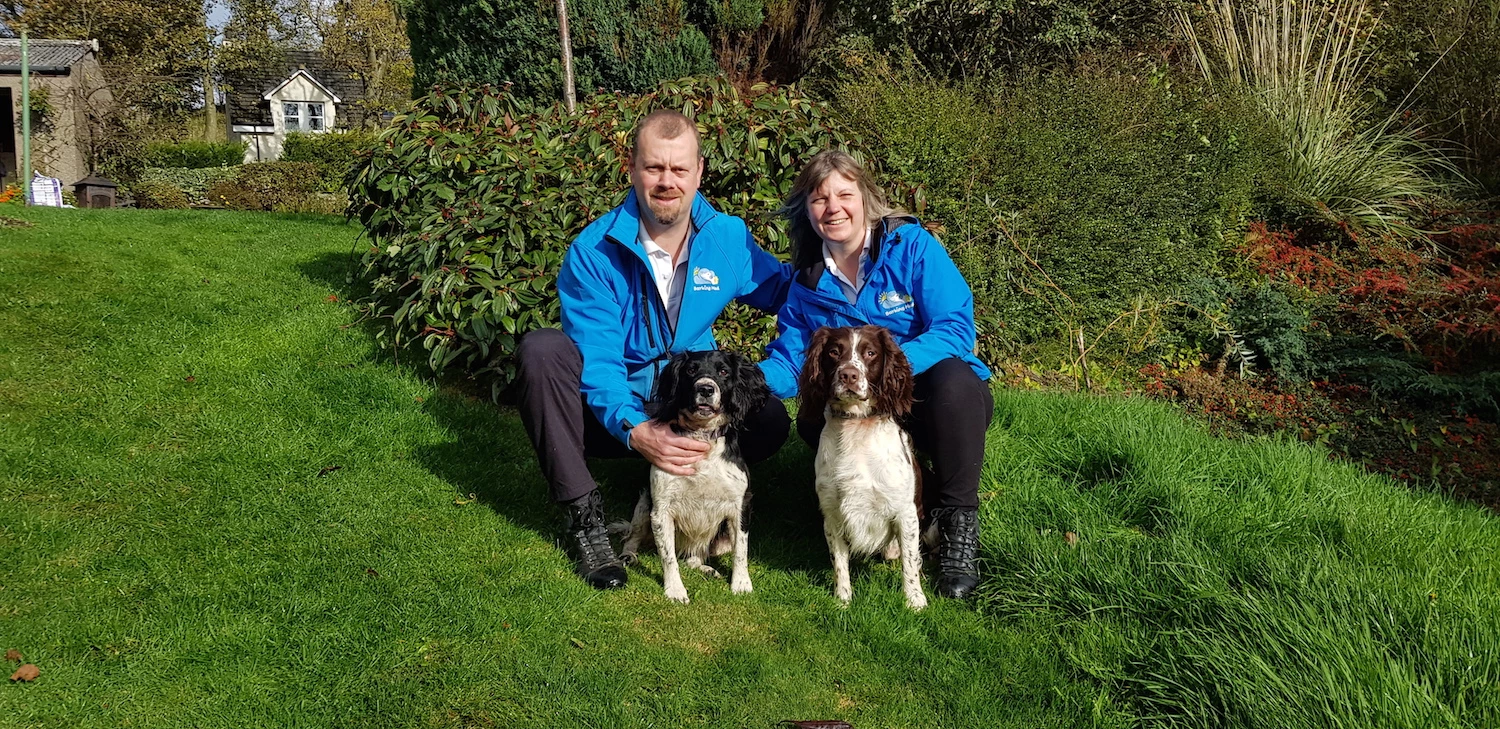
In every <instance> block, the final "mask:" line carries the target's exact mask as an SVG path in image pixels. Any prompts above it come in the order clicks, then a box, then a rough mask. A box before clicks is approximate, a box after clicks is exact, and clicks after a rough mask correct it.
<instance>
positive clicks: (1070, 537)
mask: <svg viewBox="0 0 1500 729" xmlns="http://www.w3.org/2000/svg"><path fill="white" fill-rule="evenodd" d="M1063 541H1066V542H1067V543H1068V546H1069V547H1076V546H1078V534H1077V533H1076V532H1068V533H1067V534H1064V535H1063Z"/></svg>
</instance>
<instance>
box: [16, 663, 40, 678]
mask: <svg viewBox="0 0 1500 729" xmlns="http://www.w3.org/2000/svg"><path fill="white" fill-rule="evenodd" d="M40 675H42V672H41V671H39V670H37V667H36V664H34V663H28V664H26V665H24V666H21V667H20V668H17V669H16V672H15V673H12V674H10V680H12V681H35V680H36V677H37V676H40Z"/></svg>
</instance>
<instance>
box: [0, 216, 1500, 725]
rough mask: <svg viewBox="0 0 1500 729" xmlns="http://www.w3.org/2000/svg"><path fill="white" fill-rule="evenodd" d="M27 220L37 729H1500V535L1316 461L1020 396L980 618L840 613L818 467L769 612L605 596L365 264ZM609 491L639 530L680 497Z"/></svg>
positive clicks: (774, 515) (7, 475)
mask: <svg viewBox="0 0 1500 729" xmlns="http://www.w3.org/2000/svg"><path fill="white" fill-rule="evenodd" d="M17 214H20V215H23V216H24V217H26V218H28V219H31V220H34V221H35V222H36V225H35V226H34V227H29V228H7V229H3V230H0V291H3V292H4V294H3V296H4V297H5V304H6V305H5V306H4V307H3V309H0V503H3V504H4V508H3V509H0V554H4V555H5V558H4V560H3V561H0V642H3V645H0V649H9V648H15V649H17V650H20V651H21V652H22V653H23V654H25V657H26V660H27V661H28V662H32V663H35V664H37V665H38V666H39V667H40V669H41V677H40V678H39V679H38V680H37V681H36V682H34V683H30V684H20V683H7V684H5V685H0V725H6V726H28V727H30V726H58V727H62V726H68V727H74V726H115V725H125V724H129V725H136V726H138V725H153V726H242V725H246V724H261V725H293V724H295V725H305V726H372V725H374V726H454V727H473V726H481V727H482V726H514V725H525V724H532V725H539V726H552V725H567V724H570V723H571V724H578V725H583V726H761V727H763V726H770V725H772V724H773V723H774V722H775V721H777V720H780V719H786V718H835V717H837V718H844V719H848V720H850V721H853V722H854V723H855V725H856V726H859V727H861V729H865V728H866V727H880V726H950V727H969V726H1015V727H1037V726H1067V727H1075V726H1076V727H1084V726H1133V725H1142V724H1144V725H1182V726H1377V725H1378V726H1411V727H1419V726H1420V727H1430V726H1445V725H1449V726H1492V725H1495V724H1496V723H1500V665H1497V661H1500V657H1497V656H1500V637H1497V635H1500V624H1497V618H1496V615H1497V614H1500V604H1497V603H1500V575H1497V567H1496V566H1495V565H1496V564H1497V563H1500V523H1497V521H1496V520H1495V519H1494V518H1492V517H1486V516H1484V515H1483V514H1481V513H1480V512H1478V511H1476V510H1473V509H1465V508H1460V507H1457V506H1454V505H1451V504H1449V503H1446V502H1444V501H1442V500H1441V499H1439V498H1437V497H1431V496H1420V495H1414V494H1412V493H1409V492H1407V491H1404V490H1402V489H1399V488H1397V487H1395V486H1393V485H1391V484H1390V483H1388V482H1386V481H1383V480H1380V479H1377V478H1374V477H1371V476H1367V475H1363V474H1360V473H1358V472H1357V471H1355V470H1353V469H1350V468H1345V467H1340V466H1336V465H1332V464H1329V463H1327V462H1326V461H1325V459H1323V457H1322V456H1321V455H1320V454H1318V453H1317V452H1315V451H1312V450H1310V449H1308V448H1305V447H1303V446H1300V445H1293V444H1286V443H1278V442H1273V441H1259V442H1253V443H1248V444H1243V443H1227V442H1223V441H1219V440H1215V439H1213V438H1211V437H1209V436H1207V435H1205V434H1203V433H1202V432H1200V431H1198V430H1196V429H1194V428H1193V427H1191V426H1189V425H1186V424H1185V423H1184V422H1183V421H1182V420H1181V418H1179V417H1178V416H1177V415H1176V414H1175V413H1173V412H1172V411H1170V410H1168V409H1166V408H1164V407H1162V406H1157V405H1152V404H1147V403H1141V402H1135V401H1119V400H1101V399H1088V398H1078V397H1064V396H1057V395H1042V394H1035V393H1012V392H1001V393H998V399H997V417H996V424H995V427H994V429H993V431H992V432H991V436H990V457H989V459H988V461H987V464H986V482H985V486H984V490H985V492H986V494H988V496H987V498H986V500H985V506H984V519H985V529H986V531H985V556H986V559H987V568H986V572H987V575H986V582H985V584H984V586H983V596H982V598H981V599H980V600H979V601H978V603H977V605H975V606H972V607H971V606H965V605H960V604H954V603H951V602H947V601H937V602H936V603H935V604H934V605H933V607H932V608H930V609H929V610H928V611H927V612H924V613H922V614H920V615H912V614H910V613H908V612H907V611H906V610H905V609H904V608H903V607H902V601H901V598H900V594H899V588H898V579H897V574H896V572H895V570H894V569H892V568H891V567H889V566H886V565H867V566H866V567H864V568H863V569H861V570H859V571H858V572H857V577H856V580H857V581H856V585H855V602H854V605H853V607H852V608H850V609H848V610H841V609H839V608H838V607H836V606H835V601H834V600H833V599H832V597H831V595H830V587H829V574H828V569H827V566H826V555H825V548H824V546H823V544H822V538H821V533H820V530H819V529H818V521H817V517H816V513H815V507H814V503H815V502H814V500H813V498H812V494H811V479H810V458H809V454H808V453H807V451H806V449H805V448H803V447H802V446H801V445H800V444H796V443H794V444H790V445H789V446H788V447H787V448H786V449H784V450H783V452H782V454H780V455H779V456H778V457H777V459H775V460H774V461H773V462H772V463H770V464H768V465H767V466H766V467H765V468H762V469H759V470H757V472H756V473H755V474H753V481H752V483H753V484H754V485H755V486H754V487H755V489H756V495H757V501H756V516H755V522H754V524H753V527H752V536H751V554H752V566H751V570H752V576H753V577H754V579H755V581H756V592H755V593H754V594H753V595H750V596H746V597H736V596H732V595H730V594H729V591H728V588H727V585H724V584H722V583H715V582H710V581H707V580H704V579H701V578H699V577H697V576H688V578H687V585H688V590H689V592H690V594H691V595H692V596H693V600H694V602H693V604H691V605H688V606H677V605H673V604H668V602H667V601H666V600H665V599H663V598H662V596H661V594H660V582H659V574H658V572H657V570H656V567H655V563H654V562H649V561H648V563H647V565H646V566H645V567H644V568H641V569H637V570H636V571H635V572H634V574H633V575H632V582H631V585H630V586H629V588H627V589H626V590H624V591H620V592H617V593H609V594H602V593H596V592H593V591H591V590H589V589H588V588H586V587H584V586H583V585H582V584H581V583H580V582H579V581H578V580H577V579H576V578H574V577H572V576H571V572H570V569H569V565H568V563H567V561H566V560H565V559H564V558H563V556H562V554H561V553H560V552H559V551H558V550H557V549H556V548H555V547H554V546H553V544H552V542H551V540H552V537H553V535H554V531H555V529H554V526H553V522H552V518H553V514H552V511H551V509H550V508H549V507H548V505H547V504H546V503H545V500H544V497H543V493H544V488H543V485H542V483H541V481H540V477H539V475H538V473H537V471H536V467H535V465H534V463H533V461H532V459H531V455H530V450H529V447H528V445H527V444H526V442H525V436H524V434H523V432H522V431H521V427H520V423H519V420H518V419H517V418H516V417H515V415H514V414H513V413H511V412H509V411H505V410H503V409H499V408H496V407H494V406H492V405H490V404H489V403H488V402H486V401H483V400H478V399H473V398H470V397H468V396H466V395H464V394H462V393H460V392H457V391H454V390H449V389H443V388H439V387H437V386H435V385H434V384H432V383H431V382H428V381H426V380H424V379H423V378H422V377H420V376H419V373H417V372H416V371H414V370H411V369H409V368H407V367H406V366H405V365H404V364H402V365H397V364H394V363H392V362H391V361H390V360H389V358H388V357H383V356H381V355H379V354H378V353H377V352H376V351H375V350H374V348H373V347H372V344H371V340H370V337H369V335H368V332H367V331H365V330H364V329H363V328H362V327H361V326H353V327H348V328H345V326H346V325H348V324H349V323H350V322H351V319H352V316H351V313H350V311H349V310H348V309H347V308H346V307H345V306H344V305H343V303H342V302H341V301H338V300H337V299H341V298H343V296H344V294H345V290H344V274H345V270H346V269H345V266H346V262H347V260H348V258H347V254H348V251H349V249H350V246H351V244H352V242H353V238H354V234H355V228H353V227H348V226H345V225H343V224H342V222H341V221H337V220H333V219H321V218H303V219H298V218H290V217H279V216H272V215H254V214H235V213H206V212H198V211H194V212H181V213H148V212H137V211H50V210H36V211H26V212H22V213H17ZM413 359H416V358H415V357H414V358H413ZM600 472H601V473H602V474H603V477H602V480H603V481H604V482H605V486H606V489H607V491H608V493H609V495H610V498H611V508H612V511H613V512H614V513H616V514H620V515H623V514H625V513H627V510H628V507H629V504H630V502H631V501H632V497H633V496H634V493H635V491H636V489H637V488H639V486H640V485H641V483H642V482H643V476H644V470H643V469H642V468H640V467H639V466H638V465H637V464H608V465H604V466H601V469H600ZM1068 533H1072V534H1074V535H1075V536H1076V539H1070V538H1068V537H1067V536H1066V535H1067V534H1068Z"/></svg>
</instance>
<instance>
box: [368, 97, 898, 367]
mask: <svg viewBox="0 0 1500 729" xmlns="http://www.w3.org/2000/svg"><path fill="white" fill-rule="evenodd" d="M656 108H670V109H682V110H685V111H687V112H689V113H690V114H691V115H693V116H694V117H695V120H696V121H697V124H698V127H699V129H700V130H702V132H703V154H704V156H705V157H706V158H707V169H706V170H705V173H704V178H703V179H704V183H703V193H704V194H705V195H706V196H707V197H708V198H709V200H710V201H712V202H713V203H714V204H715V205H716V206H717V207H718V208H719V209H721V210H724V211H726V212H728V213H730V214H733V215H738V216H741V217H743V218H745V219H746V221H747V222H748V223H749V225H750V230H751V232H752V233H753V234H754V235H755V238H756V240H757V241H759V242H760V243H761V244H762V245H763V246H765V247H766V248H767V249H768V250H771V251H773V252H775V253H778V254H782V253H784V252H785V250H786V246H787V239H786V236H785V233H784V232H783V231H782V230H780V229H779V228H778V227H777V226H776V225H773V211H774V210H775V208H776V207H777V206H778V205H779V204H780V202H781V200H782V198H783V196H784V195H785V194H786V192H787V191H788V190H789V189H790V187H791V183H792V180H793V178H794V177H795V175H796V173H797V172H798V170H799V168H800V167H801V164H802V161H803V160H804V159H806V158H807V157H808V156H810V155H811V154H813V153H814V152H816V151H818V150H820V149H823V148H826V147H829V146H831V145H847V146H849V147H853V149H851V151H852V152H854V153H856V154H858V153H859V152H858V150H859V146H860V145H859V143H858V140H857V139H856V138H855V137H853V136H851V135H849V134H848V133H847V132H845V131H844V130H843V129H842V128H841V127H840V126H839V125H837V124H836V123H835V122H834V120H833V119H832V118H831V117H830V116H829V114H828V112H827V110H826V109H825V108H824V107H823V106H822V105H820V104H817V103H815V102H813V101H811V100H809V99H807V98H806V97H804V96H801V95H800V94H798V93H797V92H795V91H793V90H789V89H767V88H765V87H756V88H754V89H752V90H751V92H750V93H749V95H745V96H742V95H741V94H740V93H739V92H738V91H736V89H735V87H734V86H733V85H731V84H729V83H728V82H727V81H724V80H723V79H717V78H716V79H706V80H694V79H688V80H683V81H678V82H669V83H665V84H663V85H662V86H661V88H660V89H658V90H657V91H656V92H653V93H651V94H647V95H645V96H639V97H630V96H618V95H614V94H601V95H599V96H595V97H592V98H588V99H584V100H581V101H580V102H579V108H578V113H577V114H575V115H573V116H568V115H566V114H565V113H563V112H562V111H561V110H560V108H559V107H558V106H556V105H543V106H532V105H530V104H528V103H526V102H524V101H522V100H520V99H517V98H516V97H514V96H512V95H510V94H507V93H505V92H504V91H502V90H499V89H494V88H489V87H486V88H468V89H464V88H445V89H439V90H437V91H435V92H434V93H432V94H431V95H429V96H426V97H423V98H421V99H419V100H417V102H416V106H415V108H414V109H413V110H412V112H411V113H409V114H406V115H403V116H399V117H397V118H396V120H395V121H394V122H393V123H392V126H391V127H390V128H389V129H388V130H386V131H385V132H383V133H382V134H381V135H380V137H379V139H378V141H377V143H376V145H375V149H374V153H373V155H372V156H371V157H370V158H369V159H368V160H367V161H366V162H365V164H364V166H363V167H362V168H361V169H360V170H359V171H358V173H357V174H356V175H355V177H354V182H353V185H352V187H351V190H350V195H351V198H352V202H351V204H350V210H351V212H352V213H354V214H357V215H358V216H359V217H360V220H361V221H362V222H363V223H364V225H365V229H366V231H367V234H368V240H369V247H368V248H367V249H366V250H365V253H364V256H363V258H362V261H361V264H360V267H359V270H358V274H357V275H358V277H359V278H360V279H362V280H364V281H365V282H367V283H368V284H370V286H371V289H372V294H371V295H370V297H369V298H368V299H367V300H366V303H367V304H368V306H369V312H370V313H371V314H372V315H374V316H377V317H380V318H383V319H385V320H387V322H388V324H387V326H386V328H385V331H384V332H383V333H382V337H383V338H385V339H388V340H390V341H392V342H393V343H394V344H396V345H397V346H399V345H400V344H402V343H406V342H411V341H414V340H420V341H421V342H422V344H423V346H424V347H425V348H426V349H427V350H428V352H429V359H428V361H429V363H430V365H431V367H432V369H433V370H435V371H441V370H443V369H444V368H447V367H449V366H450V365H458V366H464V367H468V368H470V369H478V370H489V371H494V372H496V373H498V374H499V378H498V380H497V381H496V384H497V385H498V384H503V383H504V382H505V381H507V379H508V377H509V375H510V374H511V373H512V364H511V362H510V361H509V355H510V354H511V352H512V350H513V348H514V346H515V343H516V340H517V338H518V337H519V336H520V335H522V334H524V333H525V332H527V331H530V330H532V329H536V328H538V327H543V326H556V323H557V311H558V308H557V307H558V304H557V298H556V295H555V285H554V281H555V278H556V275H557V268H558V265H559V264H560V263H561V261H562V255H563V252H564V251H565V250H566V248H567V246H568V244H569V242H570V241H571V240H572V238H573V237H574V236H575V235H576V234H577V233H578V232H579V231H580V230H582V229H583V227H584V226H585V225H586V224H587V223H588V222H589V221H591V220H593V219H594V218H596V217H597V216H599V215H600V214H602V213H604V212H606V211H608V210H609V209H610V208H612V207H614V206H615V205H617V204H619V203H620V201H621V200H622V199H623V198H624V196H625V194H626V192H627V191H628V189H629V180H628V178H627V176H626V169H625V156H626V153H627V146H628V145H629V143H630V133H631V131H632V130H633V129H634V126H635V123H636V121H637V120H638V119H640V118H641V117H643V116H645V114H647V113H649V112H650V111H651V110H653V109H656ZM895 192H897V193H898V194H897V198H898V199H904V200H909V199H910V192H911V191H910V190H909V189H905V188H902V189H898V190H896V191H895ZM730 320H731V321H730V324H729V326H727V327H724V328H721V329H720V330H719V333H720V335H721V339H720V341H721V342H722V343H724V344H726V345H729V346H734V347H738V348H753V347H754V346H756V344H757V343H763V342H764V338H765V337H766V336H767V335H768V334H769V332H770V329H769V323H770V322H769V318H763V317H752V316H751V315H750V314H748V313H745V312H738V313H731V317H730Z"/></svg>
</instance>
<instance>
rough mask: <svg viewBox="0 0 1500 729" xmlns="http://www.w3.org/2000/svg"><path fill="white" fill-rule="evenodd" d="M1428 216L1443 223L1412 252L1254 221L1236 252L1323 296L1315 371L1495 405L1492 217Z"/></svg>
mask: <svg viewBox="0 0 1500 729" xmlns="http://www.w3.org/2000/svg"><path fill="white" fill-rule="evenodd" d="M1430 224H1431V225H1432V227H1437V228H1441V229H1442V230H1441V232H1439V233H1438V234H1436V235H1435V242H1436V243H1437V245H1435V246H1433V247H1430V248H1424V249H1422V250H1420V251H1412V250H1408V249H1407V248H1405V247H1403V246H1398V245H1392V244H1366V245H1360V246H1348V245H1342V246H1341V245H1335V244H1319V243H1316V242H1304V241H1301V240H1299V238H1298V236H1297V235H1296V234H1295V233H1289V232H1281V231H1273V230H1270V229H1268V228H1266V227H1265V226H1255V227H1254V228H1253V229H1252V231H1251V235H1250V236H1249V237H1248V239H1247V242H1246V243H1245V245H1244V247H1243V248H1242V249H1241V254H1242V255H1244V256H1245V258H1246V259H1247V260H1248V261H1249V262H1250V263H1251V264H1252V265H1253V266H1254V267H1255V269H1256V271H1257V272H1258V273H1260V274H1262V275H1264V276H1266V277H1268V278H1270V279H1272V280H1275V281H1280V282H1283V283H1285V284H1287V285H1289V286H1294V287H1297V288H1299V289H1301V290H1303V291H1306V292H1308V294H1310V295H1313V296H1318V297H1322V298H1324V299H1326V300H1327V301H1328V303H1327V304H1326V305H1325V306H1323V307H1320V310H1319V312H1318V316H1319V318H1320V319H1321V322H1320V323H1321V325H1322V326H1323V327H1325V328H1326V329H1327V330H1328V331H1329V332H1331V333H1333V334H1332V336H1331V337H1330V339H1329V341H1328V344H1327V346H1326V347H1324V348H1323V349H1322V351H1319V352H1317V357H1316V362H1317V367H1315V368H1313V369H1314V370H1315V371H1316V372H1317V374H1320V375H1323V376H1340V375H1341V376H1344V377H1347V378H1352V379H1355V380H1361V381H1364V382H1365V383H1367V384H1369V385H1370V386H1372V387H1374V388H1376V389H1378V390H1380V391H1381V392H1383V393H1387V394H1390V393H1401V394H1406V395H1413V396H1417V397H1419V398H1423V399H1429V400H1433V399H1437V400H1448V401H1453V402H1455V403H1457V404H1459V405H1461V406H1464V407H1480V408H1484V409H1488V410H1491V411H1500V370H1497V368H1496V366H1495V363H1496V362H1500V294H1497V293H1496V292H1500V255H1497V251H1500V225H1496V224H1495V223H1494V222H1493V220H1486V219H1484V218H1480V219H1479V220H1475V219H1471V218H1462V217H1460V218H1457V219H1450V220H1439V221H1430Z"/></svg>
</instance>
